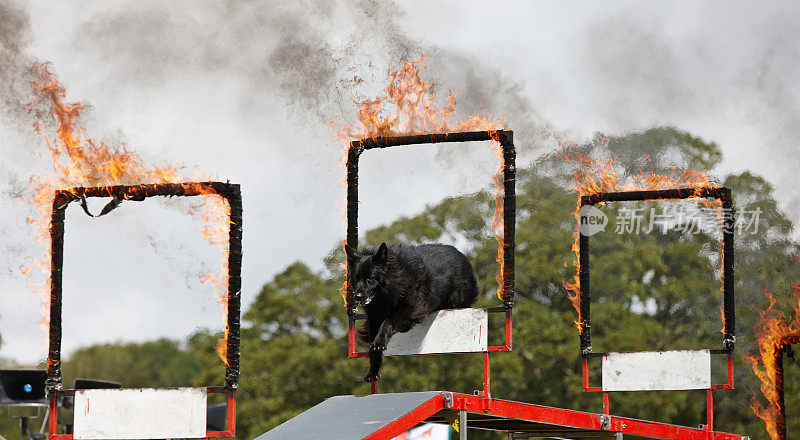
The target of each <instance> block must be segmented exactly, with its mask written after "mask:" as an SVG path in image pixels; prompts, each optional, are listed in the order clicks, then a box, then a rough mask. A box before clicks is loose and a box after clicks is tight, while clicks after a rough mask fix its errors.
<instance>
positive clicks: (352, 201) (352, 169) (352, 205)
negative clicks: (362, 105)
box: [345, 146, 361, 317]
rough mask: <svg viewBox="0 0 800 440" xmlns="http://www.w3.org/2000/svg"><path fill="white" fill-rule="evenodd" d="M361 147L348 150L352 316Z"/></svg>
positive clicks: (347, 249) (348, 294)
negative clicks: (353, 253)
mask: <svg viewBox="0 0 800 440" xmlns="http://www.w3.org/2000/svg"><path fill="white" fill-rule="evenodd" d="M360 154H361V151H360V149H358V148H354V147H352V146H351V148H350V149H349V150H348V151H347V241H346V244H347V247H345V254H346V257H347V258H346V260H347V262H346V263H345V264H347V288H346V291H345V307H347V314H348V315H350V316H351V317H352V316H354V315H355V314H356V304H355V302H354V301H353V284H352V278H351V277H350V274H351V273H352V271H351V269H353V268H352V267H350V260H351V257H353V255H351V253H352V252H355V251H356V249H358V158H359V156H360Z"/></svg>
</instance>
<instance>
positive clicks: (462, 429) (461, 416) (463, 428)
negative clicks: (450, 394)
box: [458, 410, 467, 440]
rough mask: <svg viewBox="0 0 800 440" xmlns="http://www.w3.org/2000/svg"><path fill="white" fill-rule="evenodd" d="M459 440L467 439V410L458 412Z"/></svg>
mask: <svg viewBox="0 0 800 440" xmlns="http://www.w3.org/2000/svg"><path fill="white" fill-rule="evenodd" d="M458 440H467V412H466V411H464V410H461V411H459V412H458Z"/></svg>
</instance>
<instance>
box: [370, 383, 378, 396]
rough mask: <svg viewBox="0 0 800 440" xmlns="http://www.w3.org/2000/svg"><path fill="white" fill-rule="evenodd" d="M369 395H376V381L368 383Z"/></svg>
mask: <svg viewBox="0 0 800 440" xmlns="http://www.w3.org/2000/svg"><path fill="white" fill-rule="evenodd" d="M369 393H370V394H378V381H377V380H376V381H375V382H370V383H369Z"/></svg>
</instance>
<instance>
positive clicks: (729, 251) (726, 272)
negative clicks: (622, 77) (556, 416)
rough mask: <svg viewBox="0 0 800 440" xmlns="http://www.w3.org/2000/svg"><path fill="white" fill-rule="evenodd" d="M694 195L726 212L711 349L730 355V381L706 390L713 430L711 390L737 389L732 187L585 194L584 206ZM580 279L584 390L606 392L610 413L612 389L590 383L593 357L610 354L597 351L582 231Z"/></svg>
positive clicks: (586, 243) (605, 402)
mask: <svg viewBox="0 0 800 440" xmlns="http://www.w3.org/2000/svg"><path fill="white" fill-rule="evenodd" d="M691 198H713V199H718V200H719V201H720V202H721V203H722V209H723V212H724V215H723V217H722V290H723V306H722V315H723V316H722V319H723V330H722V347H723V348H722V349H719V350H710V353H711V354H721V355H727V380H728V382H727V383H725V384H712V385H711V386H710V388H708V389H707V390H706V420H707V424H706V427H705V428H706V429H707V430H712V431H713V419H714V409H713V408H714V400H713V396H712V393H711V391H712V390H715V389H733V388H734V369H733V347H734V343H735V341H736V328H735V322H736V314H735V302H734V290H733V289H734V281H733V276H734V265H733V261H734V260H733V258H734V256H733V252H734V245H733V244H734V243H733V230H734V223H735V212H734V209H733V199H732V197H731V190H730V189H729V188H725V187H714V188H676V189H666V190H648V191H626V192H606V193H595V194H591V195H585V196H581V207H583V206H587V205H595V204H600V203H610V202H631V201H651V200H681V199H691ZM578 256H579V261H578V263H579V266H580V267H579V269H578V276H579V279H580V315H581V322H580V325H581V334H580V351H581V367H582V376H583V391H584V392H602V393H603V413H604V414H609V411H610V410H609V397H608V391H604V390H603V389H602V387H592V386H589V363H588V358H589V357H602V356H603V355H605V354H606V353H594V352H593V351H592V341H591V322H590V306H591V291H590V284H589V273H590V272H589V237H588V236H587V235H583V234H581V235H580V237H579V242H578Z"/></svg>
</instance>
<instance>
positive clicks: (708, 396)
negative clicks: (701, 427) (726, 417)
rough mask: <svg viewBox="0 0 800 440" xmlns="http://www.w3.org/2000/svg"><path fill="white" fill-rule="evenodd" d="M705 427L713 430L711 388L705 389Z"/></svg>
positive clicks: (712, 397) (712, 396)
mask: <svg viewBox="0 0 800 440" xmlns="http://www.w3.org/2000/svg"><path fill="white" fill-rule="evenodd" d="M706 429H707V430H709V431H713V430H714V395H713V394H712V392H711V389H707V390H706Z"/></svg>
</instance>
